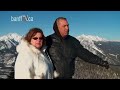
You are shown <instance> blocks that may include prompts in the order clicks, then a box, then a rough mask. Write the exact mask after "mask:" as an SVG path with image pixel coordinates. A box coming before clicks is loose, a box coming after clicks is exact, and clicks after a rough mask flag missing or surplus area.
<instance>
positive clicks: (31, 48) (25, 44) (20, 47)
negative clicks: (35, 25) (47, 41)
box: [16, 39, 45, 54]
mask: <svg viewBox="0 0 120 90" xmlns="http://www.w3.org/2000/svg"><path fill="white" fill-rule="evenodd" d="M43 49H45V47H44V48H43ZM16 50H17V52H18V53H21V52H23V51H25V52H27V53H28V52H33V53H35V54H39V53H40V52H41V51H40V50H38V49H37V48H36V47H34V46H33V45H31V44H29V43H28V42H27V41H26V40H25V39H22V40H21V42H20V44H19V45H18V46H17V47H16Z"/></svg>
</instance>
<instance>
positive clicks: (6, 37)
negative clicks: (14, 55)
mask: <svg viewBox="0 0 120 90" xmlns="http://www.w3.org/2000/svg"><path fill="white" fill-rule="evenodd" d="M21 37H22V36H21V35H18V34H17V33H8V34H7V35H3V36H1V37H0V41H7V40H11V39H14V40H15V41H18V42H19V41H20V39H21Z"/></svg>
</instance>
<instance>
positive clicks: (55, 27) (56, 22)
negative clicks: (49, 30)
mask: <svg viewBox="0 0 120 90" xmlns="http://www.w3.org/2000/svg"><path fill="white" fill-rule="evenodd" d="M60 19H64V20H67V19H66V18H65V17H58V18H57V19H56V20H55V22H54V24H53V30H54V31H55V32H56V29H57V30H58V26H57V24H58V21H59V20H60Z"/></svg>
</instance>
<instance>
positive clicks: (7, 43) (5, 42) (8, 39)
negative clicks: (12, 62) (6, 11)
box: [0, 33, 22, 50]
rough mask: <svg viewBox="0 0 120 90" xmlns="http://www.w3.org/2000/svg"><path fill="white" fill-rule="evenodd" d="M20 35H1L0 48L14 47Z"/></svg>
mask: <svg viewBox="0 0 120 90" xmlns="http://www.w3.org/2000/svg"><path fill="white" fill-rule="evenodd" d="M21 37H22V36H20V35H18V34H17V33H9V34H7V35H4V36H1V37H0V50H2V49H8V48H9V49H10V48H12V47H15V46H16V45H17V44H18V42H19V41H20V40H21Z"/></svg>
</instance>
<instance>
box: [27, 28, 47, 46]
mask: <svg viewBox="0 0 120 90" xmlns="http://www.w3.org/2000/svg"><path fill="white" fill-rule="evenodd" d="M37 33H41V34H42V38H43V45H42V47H43V46H44V45H46V40H45V36H44V34H43V31H42V29H40V28H31V29H30V30H29V32H28V33H27V34H26V36H25V40H27V41H28V42H29V43H30V42H31V39H32V37H34V36H35V35H36V34H37Z"/></svg>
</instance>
